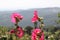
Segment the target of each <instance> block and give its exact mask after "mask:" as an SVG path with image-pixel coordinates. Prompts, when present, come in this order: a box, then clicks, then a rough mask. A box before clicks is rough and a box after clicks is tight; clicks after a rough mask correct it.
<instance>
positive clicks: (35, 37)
mask: <svg viewBox="0 0 60 40" xmlns="http://www.w3.org/2000/svg"><path fill="white" fill-rule="evenodd" d="M31 37H32V38H31V39H32V40H44V32H42V30H41V29H39V28H36V29H34V30H33V32H32V36H31Z"/></svg>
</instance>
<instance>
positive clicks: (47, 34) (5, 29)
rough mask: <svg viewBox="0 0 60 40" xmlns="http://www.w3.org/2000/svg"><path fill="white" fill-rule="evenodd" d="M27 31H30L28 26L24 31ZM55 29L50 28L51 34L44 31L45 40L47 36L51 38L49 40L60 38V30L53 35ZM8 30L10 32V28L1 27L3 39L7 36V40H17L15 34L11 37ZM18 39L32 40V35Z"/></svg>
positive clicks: (0, 33) (0, 35)
mask: <svg viewBox="0 0 60 40" xmlns="http://www.w3.org/2000/svg"><path fill="white" fill-rule="evenodd" d="M27 29H29V28H28V26H27V27H26V28H25V29H24V30H27ZM31 29H32V28H31ZM54 29H55V28H54V27H53V26H50V27H49V30H50V32H46V31H45V30H44V35H45V40H46V36H48V37H50V38H49V39H48V40H57V39H59V38H60V36H59V35H60V30H58V31H55V32H54V33H55V34H52V32H53V31H54ZM8 30H9V28H7V27H3V26H0V37H1V38H2V39H4V38H3V37H4V36H5V38H7V40H16V36H15V35H14V34H12V35H10V34H9V32H8ZM2 31H3V32H2ZM7 32H8V33H7ZM52 35H53V37H51V36H52ZM17 39H18V40H31V35H29V34H27V33H25V35H24V36H23V37H22V38H17Z"/></svg>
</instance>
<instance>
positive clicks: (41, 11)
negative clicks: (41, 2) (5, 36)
mask: <svg viewBox="0 0 60 40" xmlns="http://www.w3.org/2000/svg"><path fill="white" fill-rule="evenodd" d="M35 9H36V10H37V11H38V15H39V16H40V17H44V23H45V25H46V26H47V25H57V24H56V22H55V20H57V19H58V17H57V14H58V12H60V8H57V7H54V8H35ZM35 9H29V10H15V11H0V25H3V26H14V24H13V23H12V22H11V17H10V16H11V14H12V13H13V12H19V13H20V14H21V15H23V16H24V18H23V20H22V21H21V22H19V25H20V26H27V25H31V26H33V23H32V22H31V18H32V17H33V12H34V10H35ZM59 26H60V25H59Z"/></svg>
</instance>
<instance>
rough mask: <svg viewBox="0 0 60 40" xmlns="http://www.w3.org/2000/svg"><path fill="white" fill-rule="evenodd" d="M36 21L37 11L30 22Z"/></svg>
mask: <svg viewBox="0 0 60 40" xmlns="http://www.w3.org/2000/svg"><path fill="white" fill-rule="evenodd" d="M37 20H38V15H37V10H35V11H34V16H33V18H32V22H33V23H34V22H36V21H37Z"/></svg>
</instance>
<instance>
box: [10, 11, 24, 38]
mask: <svg viewBox="0 0 60 40" xmlns="http://www.w3.org/2000/svg"><path fill="white" fill-rule="evenodd" d="M11 19H12V20H11V21H12V22H13V23H14V24H16V25H15V26H16V28H15V29H12V30H11V31H10V33H11V34H12V33H14V34H15V35H16V36H18V37H19V38H21V37H22V36H23V35H24V31H23V29H22V28H21V27H19V26H18V22H19V21H20V20H22V19H23V16H21V15H20V14H19V13H16V12H15V13H13V14H12V16H11Z"/></svg>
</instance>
